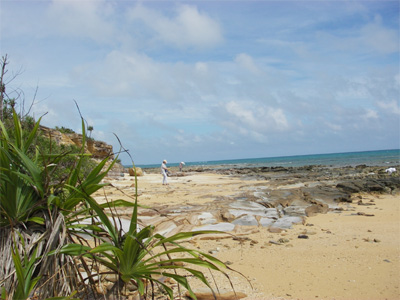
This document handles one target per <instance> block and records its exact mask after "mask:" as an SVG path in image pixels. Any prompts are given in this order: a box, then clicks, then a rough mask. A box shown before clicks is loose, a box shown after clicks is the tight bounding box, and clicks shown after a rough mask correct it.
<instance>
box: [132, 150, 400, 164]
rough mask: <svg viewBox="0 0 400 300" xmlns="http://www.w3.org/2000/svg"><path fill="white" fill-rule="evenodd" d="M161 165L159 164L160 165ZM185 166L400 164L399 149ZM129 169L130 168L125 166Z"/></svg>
mask: <svg viewBox="0 0 400 300" xmlns="http://www.w3.org/2000/svg"><path fill="white" fill-rule="evenodd" d="M160 164H161V163H160ZM160 164H154V165H137V167H141V168H156V167H159V166H160ZM178 164H179V163H168V166H170V167H173V166H178ZM185 164H186V165H185V166H186V167H188V166H226V167H278V166H281V167H301V166H307V165H325V166H335V167H343V166H357V165H364V164H365V165H368V166H387V167H391V166H396V165H399V164H400V149H393V150H377V151H362V152H346V153H330V154H312V155H294V156H281V157H263V158H247V159H232V160H215V161H196V162H185ZM126 167H130V166H126Z"/></svg>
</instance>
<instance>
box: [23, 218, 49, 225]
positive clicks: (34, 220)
mask: <svg viewBox="0 0 400 300" xmlns="http://www.w3.org/2000/svg"><path fill="white" fill-rule="evenodd" d="M27 221H28V222H34V223H37V224H39V225H44V224H45V222H44V219H43V218H41V217H31V218H29V219H28V220H27Z"/></svg>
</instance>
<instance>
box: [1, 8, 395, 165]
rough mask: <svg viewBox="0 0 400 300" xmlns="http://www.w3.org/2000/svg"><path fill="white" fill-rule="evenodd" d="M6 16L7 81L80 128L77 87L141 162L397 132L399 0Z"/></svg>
mask: <svg viewBox="0 0 400 300" xmlns="http://www.w3.org/2000/svg"><path fill="white" fill-rule="evenodd" d="M0 19H1V21H0V22H1V24H0V25H1V28H0V30H1V31H0V41H1V45H0V47H1V48H0V50H1V55H2V56H4V55H5V54H7V55H8V58H9V61H10V63H9V65H8V66H7V67H8V70H9V72H8V73H7V76H9V78H12V77H13V75H15V74H18V76H16V78H15V79H13V80H12V81H11V82H10V83H9V84H8V87H7V92H8V93H9V95H10V96H13V95H14V96H15V95H17V94H16V93H15V92H17V91H23V94H21V96H20V98H19V99H20V100H21V101H19V103H20V104H22V103H25V108H24V109H25V110H27V109H28V107H29V105H30V104H31V103H32V101H33V100H34V103H33V106H32V109H31V112H32V113H31V114H33V115H34V116H35V117H36V118H38V117H39V116H41V115H43V114H44V113H47V114H46V115H45V116H44V118H43V121H42V124H43V125H45V126H49V127H55V126H59V127H61V126H64V127H67V128H71V129H73V130H75V131H77V132H81V128H80V119H79V113H78V111H77V108H76V106H75V103H74V100H75V101H76V102H77V103H78V105H79V107H80V110H81V113H82V115H83V116H84V118H85V119H86V120H87V123H88V125H90V126H93V127H94V130H93V133H92V136H93V137H94V138H95V139H98V140H102V141H105V142H107V143H109V144H112V145H113V146H114V150H115V151H118V150H119V144H118V141H117V139H116V138H115V136H114V134H116V135H118V137H119V139H120V140H121V142H122V144H123V146H124V147H125V148H126V149H129V152H130V154H131V155H132V157H133V160H134V162H135V164H153V163H160V162H161V161H162V160H163V159H167V160H168V161H169V162H171V163H172V162H179V161H205V160H221V159H236V158H257V157H271V156H286V155H300V154H317V153H334V152H347V151H363V150H380V149H394V148H399V145H400V137H399V131H400V124H399V119H400V107H399V95H400V65H399V63H400V61H399V44H400V43H399V36H400V35H399V1H346V0H342V1H326V0H324V1H318V0H315V1H267V0H266V1H143V2H141V1H113V0H108V1H106V0H97V1H94V0H93V1H92V0H86V1H74V0H68V1H62V0H55V1H32V0H30V1H18V0H13V1H11V0H10V1H7V0H1V2H0ZM36 89H38V90H37V93H36V94H35V91H36ZM14 91H15V92H14ZM19 109H20V110H22V109H23V107H22V105H20V106H19ZM120 158H121V160H122V162H123V163H124V164H129V163H130V159H129V157H128V156H127V155H126V154H122V155H121V156H120Z"/></svg>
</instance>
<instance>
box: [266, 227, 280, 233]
mask: <svg viewBox="0 0 400 300" xmlns="http://www.w3.org/2000/svg"><path fill="white" fill-rule="evenodd" d="M268 231H269V232H271V233H281V232H282V231H283V229H282V228H278V227H270V228H268Z"/></svg>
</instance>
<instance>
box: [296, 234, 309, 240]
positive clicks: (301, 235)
mask: <svg viewBox="0 0 400 300" xmlns="http://www.w3.org/2000/svg"><path fill="white" fill-rule="evenodd" d="M297 237H298V238H299V239H308V235H307V234H300V235H299V236H297Z"/></svg>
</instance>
